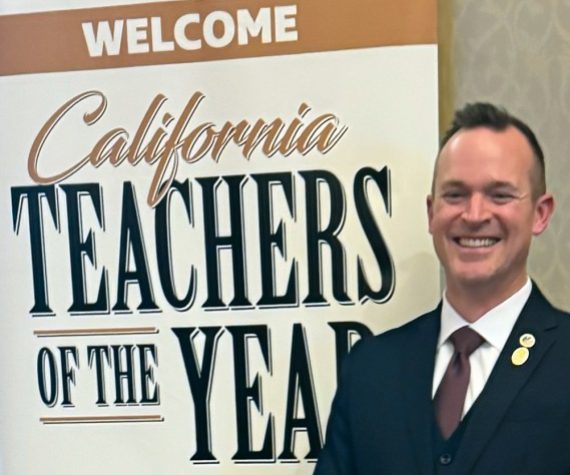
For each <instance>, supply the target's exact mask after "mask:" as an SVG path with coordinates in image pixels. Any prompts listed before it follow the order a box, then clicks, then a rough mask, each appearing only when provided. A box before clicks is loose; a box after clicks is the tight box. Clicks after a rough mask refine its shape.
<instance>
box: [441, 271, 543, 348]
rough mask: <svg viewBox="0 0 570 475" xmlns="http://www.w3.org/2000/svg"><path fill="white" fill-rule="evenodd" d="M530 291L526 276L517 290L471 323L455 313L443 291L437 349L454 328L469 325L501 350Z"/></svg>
mask: <svg viewBox="0 0 570 475" xmlns="http://www.w3.org/2000/svg"><path fill="white" fill-rule="evenodd" d="M531 291H532V284H531V281H530V278H528V277H527V280H526V283H525V284H524V285H523V286H522V287H521V288H520V289H519V290H517V291H516V292H515V293H514V294H513V295H511V296H510V297H509V298H508V299H506V300H504V301H503V302H501V303H500V304H499V305H497V306H496V307H494V308H492V309H491V310H489V311H488V312H487V313H485V314H484V315H483V316H481V317H480V318H479V319H477V320H476V321H475V322H473V323H469V322H468V321H467V320H465V319H464V318H463V317H462V316H461V315H460V314H459V313H457V311H456V310H455V309H454V308H453V307H452V306H451V304H450V303H449V301H448V300H447V295H446V293H445V292H444V294H443V303H442V307H441V328H440V331H439V340H438V342H437V347H438V349H439V348H440V347H441V345H443V344H444V343H445V342H446V341H447V339H448V338H449V337H450V335H451V334H452V333H453V332H454V331H455V330H458V329H459V328H461V327H464V326H469V327H471V328H472V329H473V330H475V331H476V332H477V333H479V335H481V336H482V337H483V338H484V339H485V341H486V342H487V343H489V344H490V345H491V346H493V347H495V348H497V349H498V350H502V348H503V346H505V343H506V342H507V338H508V337H509V335H510V333H511V331H512V329H513V327H514V325H515V322H516V321H517V318H518V316H519V315H520V313H521V311H522V309H523V307H524V305H525V303H526V301H527V300H528V298H529V296H530V293H531Z"/></svg>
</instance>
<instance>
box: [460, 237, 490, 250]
mask: <svg viewBox="0 0 570 475" xmlns="http://www.w3.org/2000/svg"><path fill="white" fill-rule="evenodd" d="M455 242H456V243H457V244H459V245H460V246H461V247H470V248H479V247H491V246H493V245H494V244H496V243H498V242H499V239H498V238H490V237H485V238H466V237H459V238H455Z"/></svg>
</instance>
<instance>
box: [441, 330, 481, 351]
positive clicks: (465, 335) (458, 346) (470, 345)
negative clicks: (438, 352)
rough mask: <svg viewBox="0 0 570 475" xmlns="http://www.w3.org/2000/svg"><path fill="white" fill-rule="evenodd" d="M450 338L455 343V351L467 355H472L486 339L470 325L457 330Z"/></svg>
mask: <svg viewBox="0 0 570 475" xmlns="http://www.w3.org/2000/svg"><path fill="white" fill-rule="evenodd" d="M449 339H450V340H451V342H452V343H453V346H454V347H455V351H457V353H460V354H463V355H465V356H469V355H471V353H473V352H474V351H475V350H476V349H477V348H479V346H481V344H482V343H483V342H484V341H485V340H484V338H483V337H482V336H481V335H479V333H477V332H476V331H475V330H472V329H471V328H469V327H462V328H460V329H459V330H455V331H454V332H453V333H452V334H451V336H450V337H449Z"/></svg>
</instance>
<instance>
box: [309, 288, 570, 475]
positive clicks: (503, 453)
mask: <svg viewBox="0 0 570 475" xmlns="http://www.w3.org/2000/svg"><path fill="white" fill-rule="evenodd" d="M439 325H440V308H439V307H438V308H437V309H436V310H434V311H432V312H430V313H427V314H425V315H422V316H421V317H419V318H417V319H416V320H414V321H412V322H410V323H408V324H406V325H404V326H402V327H400V328H397V329H395V330H391V331H389V332H386V333H384V334H382V335H379V336H377V337H374V338H369V339H367V340H363V341H361V342H360V343H359V344H357V345H356V346H355V348H353V350H352V351H351V353H350V354H349V356H348V357H347V359H346V361H345V363H344V366H343V370H342V374H341V379H340V383H339V388H338V390H337V394H336V396H335V399H334V402H333V407H332V411H331V416H330V419H329V423H328V428H327V436H326V443H325V447H324V448H323V450H322V452H321V454H320V457H319V461H318V463H317V467H316V470H315V475H371V474H374V475H379V474H381V475H400V474H401V475H415V474H422V475H428V474H435V473H446V474H450V475H466V474H477V475H479V474H480V475H495V474H496V475H520V474H528V475H558V474H570V315H569V314H567V313H564V312H561V311H559V310H557V309H555V308H554V307H552V306H551V305H550V304H549V303H548V302H547V300H546V299H545V298H544V297H543V296H542V294H541V293H540V291H539V290H538V289H537V288H536V286H534V285H533V290H532V293H531V296H530V298H529V300H528V302H527V303H526V305H525V307H524V308H523V310H522V312H521V315H520V316H519V318H518V320H517V323H516V324H515V327H514V329H513V331H512V333H511V335H510V336H509V339H508V341H507V343H506V345H505V347H504V349H503V351H502V353H501V355H500V356H499V359H498V361H497V363H496V365H495V367H494V369H493V371H492V373H491V375H490V377H489V380H488V381H487V384H486V385H485V388H484V389H483V392H482V393H481V395H480V396H479V398H478V399H477V400H476V401H475V403H474V405H473V406H472V408H471V410H470V412H469V418H468V423H467V424H466V427H465V432H464V433H463V439H462V441H461V445H460V446H459V449H458V451H457V453H456V454H455V458H454V459H453V461H452V463H451V464H449V465H447V466H441V467H440V466H438V465H437V464H434V456H435V455H437V454H434V453H433V449H432V447H433V441H432V430H433V409H432V400H431V389H432V378H433V367H434V359H435V350H436V345H437V338H438V334H439ZM523 333H532V334H533V335H534V336H535V337H536V345H535V346H534V347H533V348H531V349H530V357H529V359H528V361H527V362H526V363H525V364H523V365H522V366H514V365H513V364H512V362H511V354H512V353H513V351H514V350H515V349H516V348H517V347H519V346H520V344H519V341H518V340H519V338H520V336H521V335H522V334H523Z"/></svg>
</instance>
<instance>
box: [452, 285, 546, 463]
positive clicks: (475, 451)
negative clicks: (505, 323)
mask: <svg viewBox="0 0 570 475" xmlns="http://www.w3.org/2000/svg"><path fill="white" fill-rule="evenodd" d="M556 325H557V321H556V317H555V316H554V315H553V313H552V311H551V307H550V304H548V302H547V301H546V300H545V298H544V297H543V296H542V294H541V293H540V291H539V290H538V289H537V288H536V287H535V286H533V290H532V293H531V296H530V297H529V300H528V302H527V303H526V305H525V307H524V308H523V310H522V312H521V315H520V317H519V318H518V320H517V323H516V324H515V326H514V328H513V331H512V332H511V335H510V336H509V338H508V340H507V343H506V344H505V347H504V348H503V351H502V352H501V354H500V356H499V359H498V360H497V363H496V365H495V368H494V369H493V371H492V373H491V375H490V377H489V380H488V381H487V384H486V385H485V388H484V390H483V392H482V393H481V395H480V396H479V398H478V400H477V401H476V402H475V404H474V405H473V407H472V413H471V416H470V421H469V423H468V424H467V427H466V429H465V433H464V435H463V440H462V441H461V444H460V447H459V451H458V453H457V454H456V460H457V461H458V465H457V466H456V467H455V469H456V471H452V472H453V473H457V474H464V473H469V472H470V470H471V469H472V467H473V465H474V464H475V462H476V461H477V459H478V458H479V456H480V455H481V453H482V452H483V450H484V449H485V446H486V445H487V443H488V442H489V440H490V439H491V437H492V436H493V433H494V432H495V431H496V429H497V427H499V426H500V424H501V421H502V420H503V418H504V416H505V414H506V412H507V410H508V408H509V406H510V405H511V403H512V402H513V400H514V399H515V398H516V396H517V394H518V393H519V391H520V390H521V389H522V388H523V386H524V385H525V383H526V382H527V381H528V379H529V378H530V376H531V375H532V373H533V372H534V370H535V369H536V368H537V367H538V365H539V364H540V362H541V360H542V358H543V356H544V355H545V354H546V352H547V351H548V349H549V348H550V346H551V345H552V343H554V339H555V336H554V335H555V332H553V331H549V330H551V329H553V328H554V327H555V326H556ZM524 333H531V334H533V335H534V336H535V337H536V345H535V346H534V347H533V348H531V349H530V357H529V359H528V361H527V362H526V363H525V364H523V365H521V366H515V365H513V364H512V362H511V355H512V353H513V351H514V350H515V349H516V348H518V347H520V343H519V338H520V336H521V335H523V334H524ZM459 461H460V462H459Z"/></svg>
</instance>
